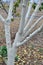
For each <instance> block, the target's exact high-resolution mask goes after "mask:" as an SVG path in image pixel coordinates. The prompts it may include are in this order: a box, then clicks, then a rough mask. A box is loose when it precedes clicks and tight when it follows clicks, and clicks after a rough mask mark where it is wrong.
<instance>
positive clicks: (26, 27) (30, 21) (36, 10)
mask: <svg viewBox="0 0 43 65" xmlns="http://www.w3.org/2000/svg"><path fill="white" fill-rule="evenodd" d="M40 5H41V2H40V0H39V2H38V5H37V6H36V8H35V11H34V12H33V14H32V16H31V18H30V20H29V22H28V23H27V25H26V26H25V28H24V32H26V31H27V30H28V29H29V26H30V25H31V24H32V21H33V19H34V18H35V16H36V14H37V12H38V10H39V7H40Z"/></svg>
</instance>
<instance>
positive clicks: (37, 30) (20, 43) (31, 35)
mask: <svg viewBox="0 0 43 65" xmlns="http://www.w3.org/2000/svg"><path fill="white" fill-rule="evenodd" d="M42 27H43V24H42V25H41V26H40V27H39V28H38V29H36V30H35V31H34V32H33V33H32V34H30V35H29V37H27V38H26V39H25V40H24V41H22V42H18V43H16V46H17V47H18V46H20V45H23V44H25V43H26V42H27V41H28V40H30V39H31V38H32V37H33V36H34V35H35V34H37V33H38V32H40V30H41V29H42Z"/></svg>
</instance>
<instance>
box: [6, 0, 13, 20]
mask: <svg viewBox="0 0 43 65" xmlns="http://www.w3.org/2000/svg"><path fill="white" fill-rule="evenodd" d="M13 2H14V0H11V1H10V6H9V12H8V17H7V19H11V18H12V10H13Z"/></svg>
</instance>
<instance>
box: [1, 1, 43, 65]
mask: <svg viewBox="0 0 43 65" xmlns="http://www.w3.org/2000/svg"><path fill="white" fill-rule="evenodd" d="M26 1H27V0H23V4H22V12H21V20H20V26H19V29H18V32H17V33H16V36H15V40H14V42H13V44H12V45H11V35H10V22H11V18H12V10H13V0H11V1H10V6H9V12H8V17H7V19H6V20H5V19H4V18H3V17H2V16H1V15H0V20H2V22H3V23H4V27H5V37H6V46H7V56H8V61H7V62H8V63H7V65H14V59H15V56H16V52H17V47H18V46H20V45H22V44H24V43H26V42H27V41H28V40H30V38H32V37H33V36H34V35H35V34H37V33H38V32H39V31H40V30H41V29H42V27H43V24H42V25H41V26H40V27H39V28H38V29H36V30H35V31H34V32H32V33H31V34H29V33H30V31H31V30H32V29H33V28H34V27H35V26H36V24H37V23H39V22H40V20H41V19H42V18H43V16H41V17H40V18H39V19H38V20H37V21H36V22H35V23H34V24H33V25H32V26H31V24H32V22H33V19H34V17H35V15H37V12H38V11H39V8H40V6H41V0H39V2H38V4H37V6H36V8H35V10H34V12H33V13H32V15H31V17H30V14H31V8H32V5H33V3H34V0H32V2H31V3H30V4H29V7H28V10H27V8H26V4H27V3H26ZM26 11H27V13H26ZM28 18H29V21H28ZM30 26H31V27H30Z"/></svg>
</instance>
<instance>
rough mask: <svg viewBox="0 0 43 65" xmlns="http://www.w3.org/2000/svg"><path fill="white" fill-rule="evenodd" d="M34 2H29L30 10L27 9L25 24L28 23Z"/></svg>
mask: <svg viewBox="0 0 43 65" xmlns="http://www.w3.org/2000/svg"><path fill="white" fill-rule="evenodd" d="M33 3H34V0H32V1H31V2H30V3H29V6H28V10H27V14H26V17H25V25H26V24H27V22H28V20H29V18H30V14H31V10H32V5H33Z"/></svg>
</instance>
